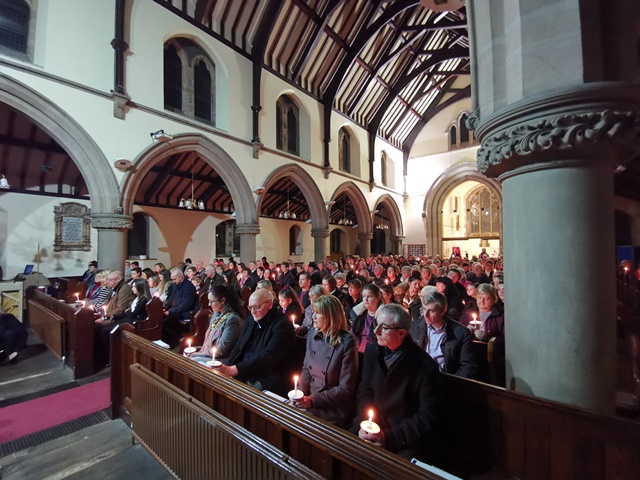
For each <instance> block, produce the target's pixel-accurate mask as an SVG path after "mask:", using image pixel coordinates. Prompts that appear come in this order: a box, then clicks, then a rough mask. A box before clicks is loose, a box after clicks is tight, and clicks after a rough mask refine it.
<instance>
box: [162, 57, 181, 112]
mask: <svg viewBox="0 0 640 480" xmlns="http://www.w3.org/2000/svg"><path fill="white" fill-rule="evenodd" d="M164 108H166V109H167V110H177V111H182V61H181V60H180V57H179V56H178V52H177V51H176V47H175V46H174V45H173V44H169V45H167V46H166V47H165V49H164Z"/></svg>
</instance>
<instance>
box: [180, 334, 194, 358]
mask: <svg viewBox="0 0 640 480" xmlns="http://www.w3.org/2000/svg"><path fill="white" fill-rule="evenodd" d="M183 353H184V354H185V355H191V354H192V353H196V347H192V346H191V339H190V338H189V339H187V348H185V349H184V352H183Z"/></svg>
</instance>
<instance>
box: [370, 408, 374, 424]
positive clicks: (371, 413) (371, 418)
mask: <svg viewBox="0 0 640 480" xmlns="http://www.w3.org/2000/svg"><path fill="white" fill-rule="evenodd" d="M372 420H373V409H371V410H369V421H370V422H371V421H372Z"/></svg>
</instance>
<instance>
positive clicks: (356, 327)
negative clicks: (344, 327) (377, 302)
mask: <svg viewBox="0 0 640 480" xmlns="http://www.w3.org/2000/svg"><path fill="white" fill-rule="evenodd" d="M367 313H368V310H365V311H364V312H362V313H361V314H360V315H358V316H357V317H356V318H355V320H354V321H353V323H352V324H351V333H353V334H354V335H355V336H356V340H357V341H358V345H360V339H361V338H362V332H363V331H364V325H365V323H366V320H367ZM373 323H374V324H372V325H371V328H370V329H369V335H368V336H367V343H368V344H372V343H376V344H377V340H376V334H375V333H373V330H374V326H375V320H374V322H373Z"/></svg>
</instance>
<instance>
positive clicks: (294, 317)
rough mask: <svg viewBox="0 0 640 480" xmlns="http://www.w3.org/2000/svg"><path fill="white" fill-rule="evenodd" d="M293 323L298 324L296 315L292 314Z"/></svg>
mask: <svg viewBox="0 0 640 480" xmlns="http://www.w3.org/2000/svg"><path fill="white" fill-rule="evenodd" d="M291 323H293V324H294V325H295V324H296V316H295V315H291Z"/></svg>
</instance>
